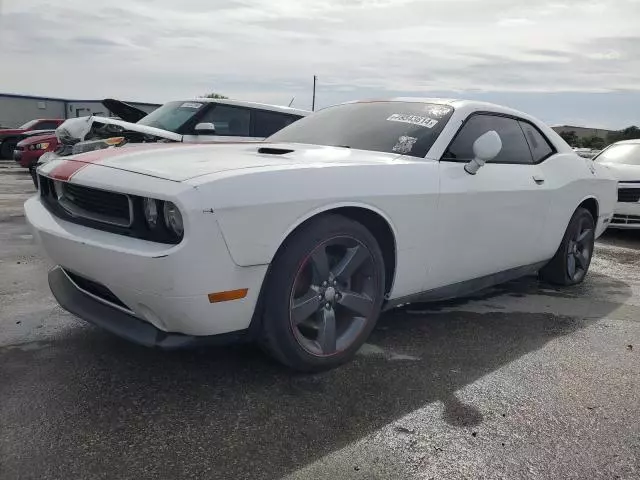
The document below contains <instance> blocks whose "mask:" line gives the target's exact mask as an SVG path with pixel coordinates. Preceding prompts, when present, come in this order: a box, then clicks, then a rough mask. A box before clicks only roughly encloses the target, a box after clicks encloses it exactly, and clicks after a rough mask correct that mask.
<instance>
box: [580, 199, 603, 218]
mask: <svg viewBox="0 0 640 480" xmlns="http://www.w3.org/2000/svg"><path fill="white" fill-rule="evenodd" d="M578 208H584V209H586V210H588V211H589V213H590V214H591V216H592V217H593V222H594V223H595V224H596V225H597V224H598V215H599V213H600V205H599V203H598V200H597V199H596V198H595V197H593V196H591V197H586V198H584V199H583V200H582V201H581V202H580V205H578Z"/></svg>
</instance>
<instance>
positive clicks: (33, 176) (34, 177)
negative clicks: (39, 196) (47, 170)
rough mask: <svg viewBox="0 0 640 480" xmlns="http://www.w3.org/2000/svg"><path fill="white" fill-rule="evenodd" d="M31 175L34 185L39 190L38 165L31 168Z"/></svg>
mask: <svg viewBox="0 0 640 480" xmlns="http://www.w3.org/2000/svg"><path fill="white" fill-rule="evenodd" d="M29 175H31V180H33V185H34V186H35V187H36V190H37V189H38V175H37V174H36V164H35V163H34V164H33V165H31V166H30V167H29Z"/></svg>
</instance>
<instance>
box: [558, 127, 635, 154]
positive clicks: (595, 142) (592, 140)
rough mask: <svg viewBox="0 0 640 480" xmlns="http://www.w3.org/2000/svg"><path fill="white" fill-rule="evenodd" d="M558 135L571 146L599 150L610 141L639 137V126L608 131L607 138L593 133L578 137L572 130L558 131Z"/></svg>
mask: <svg viewBox="0 0 640 480" xmlns="http://www.w3.org/2000/svg"><path fill="white" fill-rule="evenodd" d="M560 136H561V137H562V138H563V139H564V141H565V142H567V143H568V144H569V145H571V146H572V147H577V148H591V149H593V150H601V149H603V148H604V147H606V146H607V145H611V144H612V143H615V142H619V141H621V140H635V139H637V138H640V128H638V127H636V126H635V125H633V126H631V127H627V128H625V129H623V130H618V131H615V132H610V133H609V134H608V135H607V138H602V137H597V136H595V135H594V136H592V137H585V138H579V137H578V135H576V132H574V131H569V132H562V133H560Z"/></svg>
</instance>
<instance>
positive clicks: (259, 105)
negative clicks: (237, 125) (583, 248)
mask: <svg viewBox="0 0 640 480" xmlns="http://www.w3.org/2000/svg"><path fill="white" fill-rule="evenodd" d="M187 101H196V102H208V103H220V104H222V105H234V106H236V107H248V108H259V109H261V110H269V111H272V112H280V113H290V114H292V115H302V116H305V115H309V114H310V113H311V112H310V111H309V110H301V109H299V108H291V107H283V106H280V105H270V104H268V103H258V102H246V101H244V100H232V99H230V98H206V97H203V98H195V99H192V100H187Z"/></svg>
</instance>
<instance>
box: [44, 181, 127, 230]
mask: <svg viewBox="0 0 640 480" xmlns="http://www.w3.org/2000/svg"><path fill="white" fill-rule="evenodd" d="M42 180H44V182H45V183H46V184H47V185H46V192H45V188H43V189H42V194H43V195H44V194H45V193H46V195H47V199H48V201H49V202H54V203H56V204H57V205H58V206H60V207H61V208H62V209H64V210H65V211H66V212H67V213H68V214H70V215H71V216H72V217H80V218H85V219H88V220H92V221H95V222H102V223H107V224H110V225H118V226H121V227H128V226H130V225H131V223H132V210H133V209H132V205H131V200H130V198H129V197H128V196H127V195H124V194H122V193H116V192H108V191H106V190H99V189H97V188H90V187H84V186H81V185H74V184H72V183H67V182H60V183H59V185H58V187H59V188H58V190H57V191H56V189H55V186H54V185H55V184H54V180H51V179H49V178H46V177H41V181H42Z"/></svg>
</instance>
